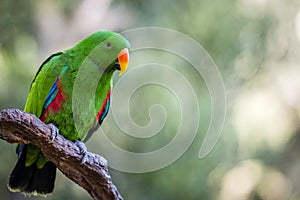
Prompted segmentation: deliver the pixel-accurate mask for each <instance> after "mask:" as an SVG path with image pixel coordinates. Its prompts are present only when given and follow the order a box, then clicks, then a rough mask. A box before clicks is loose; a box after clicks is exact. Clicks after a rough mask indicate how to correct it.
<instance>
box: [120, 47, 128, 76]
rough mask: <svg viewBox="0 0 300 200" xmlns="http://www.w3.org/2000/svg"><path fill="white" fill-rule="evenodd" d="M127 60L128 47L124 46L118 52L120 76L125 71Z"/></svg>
mask: <svg viewBox="0 0 300 200" xmlns="http://www.w3.org/2000/svg"><path fill="white" fill-rule="evenodd" d="M128 62H129V52H128V49H127V48H125V49H123V50H122V51H121V52H120V53H119V54H118V63H119V65H120V76H121V75H122V74H123V73H124V72H125V70H126V68H127V66H128Z"/></svg>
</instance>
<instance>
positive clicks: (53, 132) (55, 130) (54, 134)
mask: <svg viewBox="0 0 300 200" xmlns="http://www.w3.org/2000/svg"><path fill="white" fill-rule="evenodd" d="M48 126H49V128H50V129H51V138H50V139H51V142H53V141H54V140H55V138H56V137H57V135H58V133H59V130H58V128H56V126H54V125H53V124H48Z"/></svg>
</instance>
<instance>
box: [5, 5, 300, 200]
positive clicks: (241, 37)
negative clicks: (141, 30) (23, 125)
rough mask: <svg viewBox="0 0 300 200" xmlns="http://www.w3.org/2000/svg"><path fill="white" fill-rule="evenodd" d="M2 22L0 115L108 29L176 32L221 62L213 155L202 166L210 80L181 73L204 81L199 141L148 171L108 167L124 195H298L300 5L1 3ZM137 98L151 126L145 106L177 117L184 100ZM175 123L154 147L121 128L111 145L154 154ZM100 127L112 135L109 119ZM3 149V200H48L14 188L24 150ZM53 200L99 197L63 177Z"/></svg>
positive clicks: (154, 91) (138, 112)
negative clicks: (223, 113) (38, 78)
mask: <svg viewBox="0 0 300 200" xmlns="http://www.w3.org/2000/svg"><path fill="white" fill-rule="evenodd" d="M0 19H1V20H0V109H1V110H2V109H5V108H20V109H21V108H23V106H24V104H25V101H26V97H27V94H28V91H29V86H30V82H31V79H32V77H33V76H34V74H35V72H36V71H37V69H38V67H39V65H40V63H42V61H43V60H44V59H46V57H47V56H49V55H50V54H51V53H54V52H56V51H60V50H62V49H64V48H68V47H70V46H72V45H73V44H74V43H75V42H76V41H78V40H80V39H81V38H82V37H85V36H87V35H89V34H90V33H91V31H96V30H99V29H111V30H115V31H119V30H126V29H130V28H135V27H147V26H157V27H166V28H171V29H175V30H177V31H180V32H182V33H185V34H187V35H189V36H190V37H192V38H193V39H195V40H196V41H198V42H199V43H200V44H201V45H202V46H203V47H204V48H205V49H206V50H207V52H208V53H209V54H210V55H211V57H212V58H213V60H214V61H215V62H216V64H217V65H218V67H219V69H220V72H221V74H222V76H223V79H224V81H225V87H226V92H227V106H228V107H227V118H226V123H225V126H224V131H223V133H222V136H221V138H220V140H219V141H218V143H217V145H216V146H215V148H214V149H213V151H212V152H211V153H210V154H209V155H208V156H207V157H206V158H204V159H202V160H199V159H198V157H197V155H198V151H199V147H200V145H201V143H202V141H203V137H204V133H205V131H206V130H207V126H208V123H209V120H210V99H209V94H208V92H207V90H206V89H205V83H203V82H201V83H199V82H197V81H195V80H199V78H198V79H197V78H196V79H195V78H194V77H193V71H189V70H188V69H187V70H186V71H184V73H185V74H186V76H187V77H188V79H189V81H190V82H191V84H192V85H194V86H195V85H197V84H198V85H200V86H198V88H200V90H199V91H198V93H197V94H196V95H197V97H198V99H199V105H200V109H201V121H200V128H199V133H198V134H197V136H196V138H195V140H194V142H193V144H192V145H191V147H190V148H189V149H188V150H187V151H186V152H185V153H184V155H183V156H181V157H180V158H179V159H178V160H177V161H176V162H174V163H173V164H172V165H170V166H168V167H166V168H164V169H161V170H158V171H155V172H149V173H145V174H130V173H124V172H119V171H116V170H113V169H111V172H112V177H113V180H114V183H115V184H116V185H117V187H118V189H119V190H120V192H121V193H122V194H123V195H124V197H125V199H130V200H134V199H139V200H141V199H219V200H227V199H237V200H242V199H257V200H258V199H263V200H267V199H292V200H293V199H294V200H296V199H300V193H299V188H300V182H299V173H300V159H299V146H300V139H299V135H300V134H299V133H300V131H299V130H300V128H299V116H300V114H299V113H300V104H299V102H300V80H299V79H300V78H299V77H300V67H299V61H298V59H299V58H300V56H299V55H298V54H299V53H300V51H299V41H300V9H299V2H297V1H296V0H294V1H289V3H285V2H283V1H279V0H278V1H276V0H275V1H270V0H254V1H251V0H229V1H221V0H213V1H211V0H202V1H197V0H186V1H179V0H175V1H174V0H173V1H171V0H166V1H157V0H149V1H141V0H132V1H120V0H114V1H111V0H101V1H97V0H85V1H79V0H76V1H74V0H66V1H59V0H55V1H50V0H45V1H33V0H29V1H16V0H2V1H1V3H0ZM149 55H150V54H149ZM149 57H150V56H149ZM144 59H147V58H144ZM148 59H149V58H148ZM176 63H180V64H182V65H184V66H188V63H183V61H176ZM187 68H188V67H187ZM178 69H179V68H178ZM173 98H174V97H173ZM133 99H134V100H133V102H131V104H130V106H131V108H132V113H131V114H132V115H133V119H134V120H136V123H138V124H139V125H141V126H142V125H145V124H148V123H149V117H148V109H149V107H150V106H151V105H153V104H156V103H159V104H162V105H164V106H165V109H166V111H167V113H168V117H169V116H173V115H176V113H178V112H179V111H178V107H172V105H170V102H175V100H174V99H172V97H169V95H168V94H165V93H163V92H162V91H161V89H160V88H157V87H150V86H149V87H145V88H143V90H142V91H139V92H137V93H136V94H135V95H134V97H133ZM136 105H138V107H137V106H136ZM174 108H175V109H174ZM176 109H177V110H176ZM178 120H179V119H178V118H176V117H175V118H172V117H171V118H170V119H169V118H168V121H167V123H166V127H164V129H163V131H162V132H161V133H160V134H159V135H160V137H159V138H156V137H153V138H151V139H149V140H147V141H146V142H145V141H141V140H138V139H135V138H130V137H127V136H119V135H117V134H116V133H115V130H116V128H114V127H112V134H111V135H110V136H109V137H110V138H111V139H112V140H113V141H114V142H115V143H116V144H118V145H120V146H122V147H123V148H125V149H128V150H131V151H135V152H147V151H149V150H153V149H157V148H159V147H161V146H163V145H164V144H166V143H168V141H170V140H171V139H172V138H173V137H174V134H175V133H176V131H175V132H174V130H176V128H177V127H178ZM103 126H104V127H111V126H112V125H111V123H110V120H106V121H105V122H104V123H103ZM98 143H99V141H97V136H94V138H92V139H91V141H89V142H88V148H89V150H90V151H93V152H97V144H98ZM0 151H1V152H2V154H1V156H0V162H1V163H3V164H2V165H0V199H44V198H40V197H31V198H29V197H23V196H22V195H20V194H11V193H9V192H8V190H7V189H6V184H7V179H8V175H9V173H10V171H11V169H12V168H13V166H14V163H15V160H16V155H15V146H14V145H10V144H8V143H6V142H5V141H0ZM4 152H5V153H4ZM97 153H99V154H101V152H97ZM108 159H109V158H108ZM47 199H91V198H90V197H89V196H88V194H87V193H86V192H85V191H84V190H83V189H81V188H79V187H78V186H77V185H75V184H74V183H72V182H71V181H70V180H68V179H66V178H65V177H64V176H62V175H61V173H58V177H57V180H56V186H55V190H54V193H53V194H52V195H50V196H49V197H48V198H47Z"/></svg>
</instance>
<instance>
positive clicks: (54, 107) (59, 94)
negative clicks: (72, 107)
mask: <svg viewBox="0 0 300 200" xmlns="http://www.w3.org/2000/svg"><path fill="white" fill-rule="evenodd" d="M55 86H56V87H55V90H56V95H55V97H54V98H53V99H52V101H51V102H50V103H49V105H48V106H47V107H46V108H44V110H43V112H42V115H41V117H40V119H41V120H42V121H45V120H46V119H47V117H48V114H49V112H51V113H58V112H59V111H60V110H61V105H62V104H63V102H65V101H66V98H65V96H64V93H63V91H62V88H61V86H60V82H59V79H57V80H56V82H55Z"/></svg>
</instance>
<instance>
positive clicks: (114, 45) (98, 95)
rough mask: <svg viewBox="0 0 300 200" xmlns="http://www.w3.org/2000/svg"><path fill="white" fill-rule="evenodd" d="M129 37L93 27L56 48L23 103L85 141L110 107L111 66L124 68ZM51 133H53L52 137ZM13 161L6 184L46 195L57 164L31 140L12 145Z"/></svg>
mask: <svg viewBox="0 0 300 200" xmlns="http://www.w3.org/2000/svg"><path fill="white" fill-rule="evenodd" d="M129 49H130V44H129V42H128V41H127V40H126V39H125V38H124V37H122V36H121V35H119V34H117V33H114V32H111V31H98V32H95V33H93V34H92V35H90V36H88V37H87V38H85V39H83V40H82V41H80V42H79V43H77V44H76V45H75V46H74V47H72V48H70V49H68V50H65V51H62V52H58V53H55V54H53V55H51V56H50V57H49V58H48V59H46V61H44V62H43V64H42V65H41V67H40V68H39V70H38V72H37V74H36V75H35V77H34V79H33V81H32V83H31V88H30V92H29V95H28V98H27V101H26V105H25V109H24V111H25V112H29V113H32V114H34V115H36V116H37V117H39V118H40V119H41V120H42V121H43V122H45V123H47V124H54V125H55V126H56V127H57V128H58V129H59V132H60V134H61V135H63V136H64V137H65V138H67V139H69V140H72V141H76V142H79V143H80V144H83V143H82V142H85V141H86V140H87V139H88V138H89V137H90V136H91V135H92V133H93V132H94V131H95V130H96V129H97V128H98V127H99V126H100V125H101V123H102V121H103V120H104V118H105V117H106V115H107V113H108V109H109V104H110V99H111V90H112V76H113V73H114V71H116V70H120V75H122V74H123V73H124V71H125V70H126V68H127V66H128V61H129ZM54 138H55V137H54ZM17 154H18V161H17V163H16V165H15V167H14V169H13V171H12V173H11V174H10V177H9V183H8V188H9V189H10V191H12V192H23V193H26V194H32V195H42V196H45V195H47V194H49V193H52V191H53V188H54V181H55V176H56V166H55V165H54V164H53V163H51V162H50V161H48V160H47V158H45V156H44V155H43V154H42V153H41V151H40V149H39V148H37V147H36V146H34V145H32V144H28V145H24V144H18V146H17Z"/></svg>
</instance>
